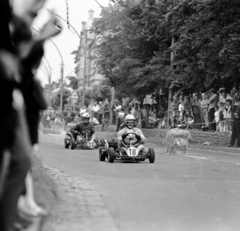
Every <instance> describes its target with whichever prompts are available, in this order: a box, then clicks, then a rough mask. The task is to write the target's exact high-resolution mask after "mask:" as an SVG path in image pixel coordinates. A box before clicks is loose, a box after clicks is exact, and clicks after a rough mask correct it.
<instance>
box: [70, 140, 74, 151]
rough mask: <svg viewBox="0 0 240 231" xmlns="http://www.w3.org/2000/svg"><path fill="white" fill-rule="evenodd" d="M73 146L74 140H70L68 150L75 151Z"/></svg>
mask: <svg viewBox="0 0 240 231" xmlns="http://www.w3.org/2000/svg"><path fill="white" fill-rule="evenodd" d="M75 146H76V145H75V141H74V140H71V141H70V144H69V148H70V149H72V150H73V149H75Z"/></svg>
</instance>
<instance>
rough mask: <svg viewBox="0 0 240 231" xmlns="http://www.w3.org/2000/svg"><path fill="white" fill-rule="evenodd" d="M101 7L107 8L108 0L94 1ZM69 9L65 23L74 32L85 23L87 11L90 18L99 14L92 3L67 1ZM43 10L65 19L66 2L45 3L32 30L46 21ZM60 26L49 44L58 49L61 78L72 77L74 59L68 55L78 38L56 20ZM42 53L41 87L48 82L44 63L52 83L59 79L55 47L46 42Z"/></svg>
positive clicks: (77, 0)
mask: <svg viewBox="0 0 240 231" xmlns="http://www.w3.org/2000/svg"><path fill="white" fill-rule="evenodd" d="M98 2H99V3H100V4H101V5H102V6H107V5H108V3H109V0H98ZM68 8H69V22H70V24H71V25H72V26H73V27H74V28H75V29H76V30H77V31H78V32H80V31H81V28H82V22H83V21H88V18H89V10H94V17H99V16H100V13H101V7H100V6H99V5H98V4H97V3H96V2H95V1H94V0H68ZM46 9H50V10H53V11H54V12H55V13H57V14H58V15H60V16H61V17H62V18H64V19H66V18H67V13H66V1H65V0H57V1H56V0H48V1H47V2H46V4H45V6H44V7H43V9H42V10H41V12H40V13H39V15H38V17H37V18H36V20H35V21H34V23H33V27H34V28H36V29H41V27H42V26H43V25H44V23H45V22H46V21H47V19H48V16H49V13H48V11H47V10H46ZM59 20H60V22H61V23H62V26H63V30H62V32H61V33H60V35H58V36H56V37H54V38H53V39H52V41H53V42H54V43H55V44H56V46H57V47H58V49H59V51H60V53H61V55H62V57H63V62H64V76H67V75H71V74H73V75H74V67H75V65H74V56H73V55H71V52H72V51H73V50H76V49H77V47H78V45H79V38H78V36H77V35H76V34H75V33H74V32H73V30H69V29H68V26H67V24H66V22H64V21H63V20H61V19H59ZM44 50H45V54H44V58H43V61H42V64H41V66H40V68H39V70H38V72H37V77H38V79H40V81H41V83H42V85H43V86H44V85H45V84H47V83H48V76H47V73H46V72H49V71H48V70H46V69H48V64H47V62H48V63H49V65H50V66H51V72H52V75H51V76H52V81H57V80H58V79H60V76H61V74H60V73H61V72H60V69H61V58H60V55H59V53H58V51H57V49H56V47H55V46H54V45H53V44H52V43H51V42H50V41H48V42H46V43H45V46H44Z"/></svg>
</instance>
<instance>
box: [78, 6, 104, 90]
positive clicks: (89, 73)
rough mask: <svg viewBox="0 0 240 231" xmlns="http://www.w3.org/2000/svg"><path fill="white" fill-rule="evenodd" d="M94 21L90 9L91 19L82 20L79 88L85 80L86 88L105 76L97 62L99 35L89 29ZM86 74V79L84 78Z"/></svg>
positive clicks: (97, 82) (96, 83)
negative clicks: (99, 70)
mask: <svg viewBox="0 0 240 231" xmlns="http://www.w3.org/2000/svg"><path fill="white" fill-rule="evenodd" d="M93 21H94V11H93V10H90V11H89V19H88V21H87V22H82V32H81V38H82V39H81V42H80V49H79V54H78V55H79V67H78V68H79V75H78V78H79V89H82V88H83V85H84V82H85V88H92V87H93V86H94V85H98V84H99V83H100V82H101V80H102V79H103V78H104V76H103V75H101V74H100V73H99V72H98V71H97V67H96V62H95V53H96V48H95V45H96V44H97V43H98V36H97V35H96V34H95V33H91V32H90V31H89V29H90V28H91V25H92V23H93ZM84 76H85V79H84Z"/></svg>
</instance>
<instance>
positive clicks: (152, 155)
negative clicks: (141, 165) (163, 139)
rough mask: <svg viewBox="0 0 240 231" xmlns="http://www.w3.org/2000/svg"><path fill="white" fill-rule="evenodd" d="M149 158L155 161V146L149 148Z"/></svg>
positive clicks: (151, 161) (150, 160)
mask: <svg viewBox="0 0 240 231" xmlns="http://www.w3.org/2000/svg"><path fill="white" fill-rule="evenodd" d="M148 155H149V156H148V159H149V162H150V163H151V164H152V163H154V161H155V151H154V149H153V148H149V150H148Z"/></svg>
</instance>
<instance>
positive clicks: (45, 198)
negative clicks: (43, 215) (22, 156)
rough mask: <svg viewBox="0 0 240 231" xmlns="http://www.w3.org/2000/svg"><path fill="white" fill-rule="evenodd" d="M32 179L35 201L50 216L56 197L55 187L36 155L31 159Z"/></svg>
mask: <svg viewBox="0 0 240 231" xmlns="http://www.w3.org/2000/svg"><path fill="white" fill-rule="evenodd" d="M32 178H33V188H34V197H35V200H36V202H37V204H39V205H40V206H41V207H43V208H44V209H46V210H47V211H48V213H49V215H50V214H51V211H52V209H53V207H54V205H55V203H56V200H57V197H58V194H57V186H56V184H55V183H54V181H53V180H52V179H51V178H50V176H49V175H47V173H46V169H45V168H44V166H43V163H42V161H41V160H40V159H39V158H38V157H37V156H36V155H33V158H32Z"/></svg>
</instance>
